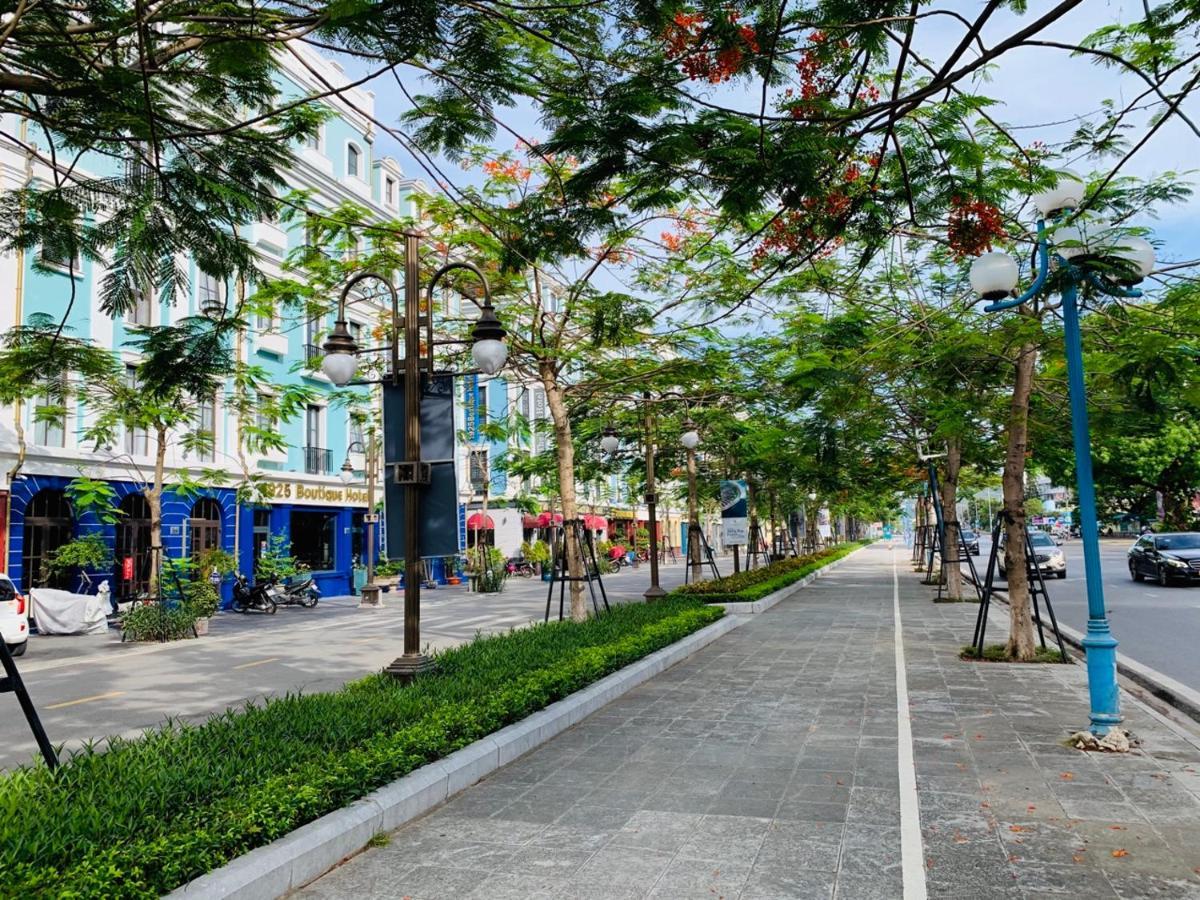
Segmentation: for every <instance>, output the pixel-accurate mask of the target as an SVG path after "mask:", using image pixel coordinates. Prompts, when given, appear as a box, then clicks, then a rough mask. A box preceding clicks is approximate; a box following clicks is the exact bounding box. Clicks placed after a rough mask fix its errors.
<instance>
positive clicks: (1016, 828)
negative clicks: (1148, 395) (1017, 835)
mask: <svg viewBox="0 0 1200 900" xmlns="http://www.w3.org/2000/svg"><path fill="white" fill-rule="evenodd" d="M1008 830H1009V831H1015V832H1021V831H1032V830H1033V829H1032V828H1026V827H1025V826H1024V825H1009V826H1008Z"/></svg>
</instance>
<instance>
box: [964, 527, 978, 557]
mask: <svg viewBox="0 0 1200 900" xmlns="http://www.w3.org/2000/svg"><path fill="white" fill-rule="evenodd" d="M962 539H963V543H964V544H966V545H967V552H968V553H970V554H971V555H972V556H978V555H979V535H978V534H977V533H975V532H974V531H972V530H971V529H970V528H964V529H963V530H962Z"/></svg>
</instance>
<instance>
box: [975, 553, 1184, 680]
mask: <svg viewBox="0 0 1200 900" xmlns="http://www.w3.org/2000/svg"><path fill="white" fill-rule="evenodd" d="M980 543H981V546H980V550H981V551H982V555H981V556H977V557H975V564H976V565H977V566H978V567H979V569H980V577H981V578H982V577H983V569H984V567H985V566H986V565H987V558H988V557H987V555H988V547H989V542H988V540H987V538H984V539H983V540H982V541H981V542H980ZM1132 543H1133V539H1132V538H1109V539H1105V540H1102V541H1101V542H1100V560H1101V562H1100V565H1101V570H1102V572H1103V573H1104V599H1105V605H1106V606H1107V608H1108V616H1109V620H1110V622H1111V624H1112V631H1113V635H1114V636H1115V637H1116V639H1117V641H1118V642H1119V646H1118V647H1117V653H1119V654H1121V655H1123V656H1125V657H1127V658H1129V659H1132V660H1135V661H1136V662H1139V663H1142V664H1143V665H1146V666H1149V667H1150V668H1152V669H1157V670H1158V671H1159V672H1162V673H1163V674H1165V675H1169V676H1171V677H1172V678H1174V679H1175V680H1176V681H1179V682H1182V683H1183V684H1185V685H1187V686H1188V687H1190V688H1192V689H1194V690H1197V691H1200V653H1198V652H1197V651H1196V648H1197V647H1198V646H1200V587H1193V586H1179V587H1169V588H1163V587H1159V586H1158V585H1156V584H1150V583H1148V582H1143V583H1141V584H1138V583H1136V582H1134V581H1133V580H1132V579H1131V578H1130V577H1129V568H1128V565H1127V563H1126V557H1125V552H1126V551H1127V550H1128V549H1129V547H1130V545H1131V544H1132ZM1063 552H1064V553H1065V554H1066V557H1067V577H1066V579H1065V580H1062V581H1060V580H1058V579H1056V578H1051V579H1049V580H1048V581H1047V582H1046V589H1047V590H1048V591H1049V592H1050V602H1051V603H1052V604H1053V605H1054V612H1055V613H1056V614H1057V615H1058V618H1059V621H1061V622H1062V623H1063V624H1064V625H1067V626H1069V627H1071V628H1073V629H1075V630H1076V631H1078V632H1080V633H1081V634H1082V633H1083V632H1085V631H1086V630H1087V618H1088V615H1087V583H1086V580H1085V579H1084V577H1083V545H1082V544H1081V543H1080V542H1079V540H1078V539H1075V540H1070V541H1067V542H1066V543H1065V544H1064V545H1063ZM1001 587H1003V582H1001Z"/></svg>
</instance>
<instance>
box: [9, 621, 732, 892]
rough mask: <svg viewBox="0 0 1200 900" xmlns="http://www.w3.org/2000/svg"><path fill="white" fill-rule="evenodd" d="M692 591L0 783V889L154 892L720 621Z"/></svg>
mask: <svg viewBox="0 0 1200 900" xmlns="http://www.w3.org/2000/svg"><path fill="white" fill-rule="evenodd" d="M722 614H723V611H721V610H714V609H712V608H710V607H705V606H702V605H700V604H698V603H696V602H695V601H694V600H687V599H682V598H671V599H668V600H666V601H664V602H663V603H660V604H636V605H628V606H620V607H617V608H615V609H614V610H613V611H612V612H611V613H610V614H606V615H604V616H602V617H599V618H596V619H592V620H589V621H587V622H585V623H580V624H574V623H570V622H564V623H552V624H549V625H539V626H536V627H533V628H528V629H522V630H520V631H514V632H511V633H509V634H506V635H502V636H494V637H482V638H479V639H477V640H475V641H474V642H472V643H471V644H468V645H466V646H463V647H459V648H455V649H453V650H449V651H446V652H444V653H442V654H440V655H439V657H438V671H437V673H436V674H434V675H430V676H424V677H421V678H419V679H418V680H417V681H416V682H415V683H414V684H413V685H411V686H409V687H401V686H400V685H398V684H397V683H396V682H395V681H393V680H392V679H390V678H388V677H387V676H383V675H376V676H371V677H369V678H366V679H364V680H362V681H359V682H355V683H353V684H350V685H347V686H346V687H344V688H343V689H341V690H339V691H336V692H333V693H327V694H312V695H306V696H298V695H292V696H288V697H284V698H280V699H277V700H272V701H268V702H267V703H265V704H263V705H248V706H246V707H245V708H242V709H239V710H230V711H227V712H225V713H223V714H221V715H218V716H215V717H213V718H212V719H210V720H209V721H208V722H206V723H204V724H202V725H187V724H182V723H179V724H173V725H169V726H166V727H163V728H161V729H158V730H156V731H152V732H149V733H147V734H146V735H144V736H142V737H140V738H136V739H131V740H123V739H119V738H118V739H113V741H112V742H111V746H110V748H109V749H108V751H107V752H99V751H98V750H96V749H88V750H85V751H82V752H79V753H77V754H75V755H73V756H72V757H71V758H70V759H68V760H67V761H66V762H65V763H64V764H63V765H62V767H61V768H60V769H59V771H58V772H57V773H55V774H51V773H50V772H49V771H47V770H46V769H45V768H44V767H41V766H33V767H29V768H24V769H19V770H17V771H15V772H14V773H12V774H11V775H9V776H7V777H5V778H4V779H3V780H0V885H2V887H0V894H2V895H4V896H24V897H70V898H85V897H86V898H91V897H96V898H99V897H104V898H115V897H156V896H159V895H161V894H163V893H166V892H168V891H170V890H172V889H173V888H175V887H178V886H179V885H181V884H184V883H186V882H187V881H190V880H191V879H192V878H195V877H197V876H199V875H202V874H204V873H205V872H208V871H211V870H213V869H215V868H217V867H219V866H221V865H223V864H224V863H226V862H228V861H229V860H231V859H233V858H234V857H236V856H238V855H240V854H242V853H245V852H247V851H249V850H252V849H254V848H255V847H259V846H262V845H263V844H266V843H268V842H270V841H272V840H274V839H276V838H278V837H280V836H282V835H284V834H286V833H288V832H289V831H292V830H294V829H295V828H297V827H299V826H301V825H303V824H305V823H306V822H310V821H312V820H313V819H316V818H317V817H319V816H322V815H324V814H326V813H328V812H331V811H333V810H336V809H339V808H341V807H343V806H345V805H346V804H348V803H350V802H352V801H354V800H356V799H358V798H359V797H362V796H364V795H365V794H367V793H369V792H370V791H372V790H374V789H375V788H377V787H380V786H382V785H384V784H387V783H388V782H390V781H393V780H395V779H396V778H399V777H400V776H402V775H405V774H406V773H408V772H411V771H412V770H414V769H416V768H418V767H420V766H422V765H425V764H426V763H429V762H432V761H434V760H437V759H440V758H442V757H444V756H446V755H448V754H450V753H452V752H454V751H455V750H458V749H461V748H462V747H464V746H466V745H468V744H470V743H472V742H474V741H476V740H479V739H480V738H482V737H485V736H486V735H488V734H490V733H492V732H494V731H496V730H498V729H499V728H502V727H503V726H505V725H508V724H511V723H513V722H516V721H518V720H520V719H522V718H524V717H526V716H528V715H529V714H531V713H533V712H535V711H537V710H539V709H542V708H544V707H545V706H547V705H549V704H550V703H552V702H554V701H556V700H559V699H561V698H563V697H565V696H567V695H568V694H571V693H573V692H575V691H578V690H580V689H581V688H583V687H585V686H587V685H588V684H591V683H592V682H594V681H596V680H598V679H600V678H602V677H604V676H605V675H607V674H610V673H611V672H613V671H615V670H617V669H619V668H621V667H622V666H625V665H628V664H630V663H631V662H634V661H636V660H638V659H641V658H642V657H644V656H646V655H647V654H649V653H652V652H654V651H655V650H659V649H661V648H663V647H665V646H667V645H669V644H671V643H674V642H675V641H678V640H679V639H681V638H683V637H685V636H686V635H688V634H691V633H692V632H694V631H697V630H698V629H700V628H702V627H704V626H705V625H708V624H710V623H712V622H714V621H716V620H717V619H719V618H720V617H721V615H722Z"/></svg>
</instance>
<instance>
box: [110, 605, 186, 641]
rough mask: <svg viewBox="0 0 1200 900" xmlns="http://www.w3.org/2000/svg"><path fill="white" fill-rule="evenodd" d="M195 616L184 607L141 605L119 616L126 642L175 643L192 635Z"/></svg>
mask: <svg viewBox="0 0 1200 900" xmlns="http://www.w3.org/2000/svg"><path fill="white" fill-rule="evenodd" d="M195 624H196V614H195V613H194V612H193V611H192V610H190V609H188V608H187V607H186V606H185V605H183V604H179V603H171V602H170V601H165V602H160V603H141V604H138V605H136V606H134V607H133V608H132V609H129V610H127V611H126V612H125V614H124V615H123V616H121V630H122V631H123V632H124V634H125V639H126V640H127V641H177V640H179V639H180V638H185V637H187V636H188V635H190V634H191V633H192V626H193V625H195Z"/></svg>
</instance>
